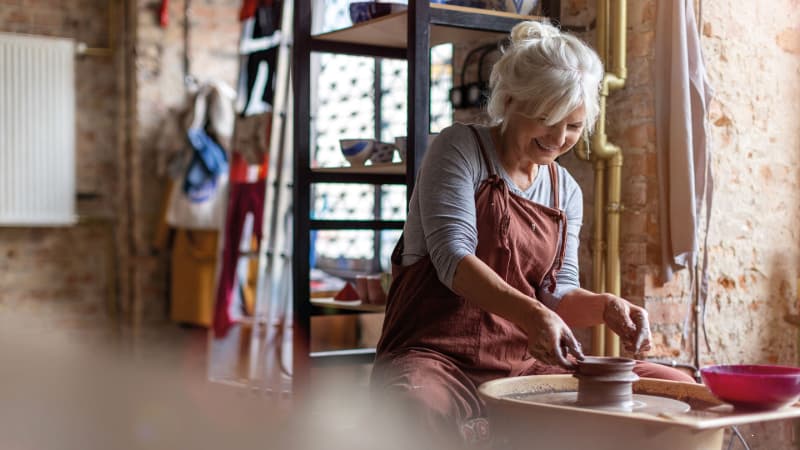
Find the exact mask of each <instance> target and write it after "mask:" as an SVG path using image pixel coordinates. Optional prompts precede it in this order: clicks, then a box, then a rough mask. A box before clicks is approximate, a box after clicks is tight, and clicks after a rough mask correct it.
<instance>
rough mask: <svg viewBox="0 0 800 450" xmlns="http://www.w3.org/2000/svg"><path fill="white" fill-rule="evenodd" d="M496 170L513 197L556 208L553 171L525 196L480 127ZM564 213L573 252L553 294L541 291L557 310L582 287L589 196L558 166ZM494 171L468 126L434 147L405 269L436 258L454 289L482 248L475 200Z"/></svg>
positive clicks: (410, 228)
mask: <svg viewBox="0 0 800 450" xmlns="http://www.w3.org/2000/svg"><path fill="white" fill-rule="evenodd" d="M477 129H478V132H479V135H480V136H481V140H482V141H483V145H484V147H485V148H486V150H487V153H489V156H490V158H491V159H492V163H493V164H494V167H495V170H496V172H497V173H498V175H500V176H501V177H502V178H503V180H504V181H505V182H506V184H507V185H508V187H509V189H511V192H513V193H515V194H517V195H519V196H521V197H524V198H526V199H528V200H531V201H534V202H536V203H539V204H542V205H545V206H548V207H553V195H552V192H553V191H552V184H551V180H550V172H549V171H548V170H547V166H540V167H539V170H537V171H536V177H535V178H534V180H533V183H532V184H531V186H530V187H529V188H528V189H527V190H525V191H522V190H520V189H519V188H518V187H517V186H516V185H515V184H514V183H513V182H512V181H511V178H510V177H509V176H508V174H507V173H506V171H505V170H504V169H503V166H502V165H501V164H500V161H499V160H498V158H497V152H496V150H495V147H494V144H493V143H492V138H491V135H490V133H489V128H487V127H483V126H477ZM558 176H559V189H560V192H559V197H560V199H561V205H559V206H560V207H561V209H562V210H563V211H564V212H565V214H566V216H567V244H566V245H567V248H566V255H565V258H564V264H563V267H562V269H561V271H559V273H558V276H557V277H556V289H555V291H554V292H553V293H550V292H549V291H548V290H547V289H545V288H546V287H547V286H540V289H538V291H537V294H536V295H537V297H538V299H539V300H540V301H541V302H542V303H544V304H545V305H547V306H548V307H549V308H551V309H555V307H556V306H557V305H558V302H559V301H560V299H561V298H562V297H563V296H564V294H566V293H568V292H569V291H571V290H573V289H575V288H577V287H579V281H578V246H579V243H580V241H579V237H578V235H579V233H580V229H581V224H582V220H583V195H582V193H581V189H580V186H578V183H577V182H576V181H575V179H574V178H572V176H571V175H570V174H569V172H567V171H566V169H564V168H563V167H561V166H558ZM488 177H489V169H488V168H487V167H486V163H485V161H484V159H483V157H482V156H481V151H480V147H479V146H478V143H477V142H476V141H475V136H474V135H473V134H472V132H471V131H470V130H469V129H468V127H467V126H466V125H464V124H460V123H456V124H454V125H452V126H450V127H447V128H445V129H444V130H442V132H441V133H440V134H439V136H437V137H436V139H435V140H434V141H433V142H432V143H431V145H430V147H429V148H428V151H427V152H426V153H425V157H424V158H423V161H422V166H421V167H420V170H419V174H418V176H417V182H416V186H415V187H414V192H413V194H412V196H411V203H410V205H409V212H408V218H407V220H406V223H405V227H404V229H403V233H404V236H405V237H404V251H403V265H404V266H406V265H409V264H412V263H413V262H415V261H417V260H418V259H420V258H421V257H423V256H425V255H430V257H431V260H432V262H433V266H434V267H435V268H436V272H437V274H438V277H439V280H441V281H442V283H444V285H445V286H447V287H449V288H451V289H452V285H453V275H454V274H455V271H456V267H457V266H458V263H459V262H460V261H461V259H462V258H463V257H465V256H467V255H474V254H475V249H476V247H477V245H478V230H477V221H476V215H475V194H476V193H477V190H478V187H479V186H480V184H481V182H482V181H483V180H485V179H486V178H488Z"/></svg>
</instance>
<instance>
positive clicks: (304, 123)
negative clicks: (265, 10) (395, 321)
mask: <svg viewBox="0 0 800 450" xmlns="http://www.w3.org/2000/svg"><path fill="white" fill-rule="evenodd" d="M310 3H311V2H310V1H307V0H305V1H304V0H300V1H298V2H296V4H295V19H294V33H295V34H294V54H293V63H292V67H293V71H292V74H293V88H294V91H293V93H294V100H295V107H294V145H295V158H294V174H295V180H294V198H293V201H294V211H295V220H294V236H295V247H294V252H293V253H294V258H293V261H292V264H293V270H292V275H293V283H294V310H293V313H294V326H293V346H292V358H293V364H294V367H293V379H292V383H293V385H294V386H295V389H297V388H301V387H302V386H305V385H306V384H307V383H308V382H309V372H310V368H311V365H312V364H314V365H320V364H330V363H340V362H344V361H355V362H369V361H370V360H371V358H373V357H374V349H349V350H341V351H332V352H315V353H311V352H310V351H309V347H308V343H309V341H310V318H311V316H312V315H319V314H329V313H331V312H338V313H376V312H382V311H383V306H376V305H360V304H359V305H355V304H350V305H345V304H342V303H341V302H338V303H334V302H333V301H332V300H329V299H319V298H317V299H311V296H310V292H309V291H310V288H309V247H310V245H309V240H308V236H309V233H310V231H311V230H321V229H369V230H385V229H400V228H402V225H403V223H402V222H398V221H382V220H369V221H330V220H329V221H326V220H312V219H311V218H310V213H309V211H310V201H311V185H313V184H314V183H371V184H375V185H381V184H405V185H406V187H407V195H408V196H409V198H410V196H411V191H412V188H413V186H414V180H415V177H416V174H417V170H418V169H419V166H420V164H421V162H422V157H423V152H424V149H425V148H426V146H427V140H428V132H429V123H430V111H429V103H430V48H431V46H433V45H438V44H442V43H447V42H464V41H474V40H483V39H486V38H492V37H494V38H501V37H502V36H503V35H506V34H507V33H508V32H509V30H510V29H511V28H512V27H513V26H514V25H515V24H517V23H518V22H520V21H523V20H530V19H532V18H535V17H533V16H520V15H516V14H509V13H504V12H497V11H487V10H479V9H473V8H464V7H458V6H452V5H441V4H430V3H429V2H427V1H413V0H411V1H409V4H408V10H406V11H403V12H399V13H395V14H391V15H388V16H384V17H380V18H376V19H374V20H370V21H368V22H364V23H360V24H357V25H355V26H352V27H349V28H345V29H341V30H336V31H332V32H328V33H324V34H319V35H315V36H312V35H311V17H312V14H311V6H310ZM542 8H543V11H542V12H543V15H544V16H546V17H548V18H549V19H551V20H554V21H558V20H559V15H558V14H552V12H558V11H560V2H559V1H558V0H543V2H542ZM313 52H321V53H340V54H350V55H359V56H373V57H381V58H394V59H404V60H406V61H407V62H408V84H407V86H408V97H407V98H408V100H407V114H408V116H407V117H408V119H407V123H408V132H407V151H406V157H405V161H404V164H403V165H381V166H373V167H367V166H365V167H342V168H311V167H310V164H311V155H310V132H309V131H310V130H309V123H310V120H309V119H310V103H311V102H310V100H311V99H310V94H309V93H310V92H311V79H310V73H309V68H310V66H311V58H310V55H311V53H313ZM309 299H311V300H309Z"/></svg>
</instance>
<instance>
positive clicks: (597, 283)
mask: <svg viewBox="0 0 800 450" xmlns="http://www.w3.org/2000/svg"><path fill="white" fill-rule="evenodd" d="M593 164H594V219H593V223H592V235H593V246H592V289H593V290H594V291H595V292H605V290H606V287H605V278H604V276H603V262H604V259H605V241H604V239H603V237H604V236H605V231H604V228H605V227H604V222H605V214H604V209H603V195H604V194H603V192H604V190H605V176H606V175H605V161H604V160H602V159H594V161H593ZM605 328H606V327H605V325H597V326H594V327H592V355H605V347H606V344H605V342H606V332H605Z"/></svg>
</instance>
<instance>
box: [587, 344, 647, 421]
mask: <svg viewBox="0 0 800 450" xmlns="http://www.w3.org/2000/svg"><path fill="white" fill-rule="evenodd" d="M635 364H636V363H635V361H634V360H632V359H628V358H613V357H601V356H587V357H586V358H584V359H583V361H578V370H577V371H576V372H575V375H574V376H575V378H577V379H578V404H579V405H581V406H591V407H607V408H615V409H628V410H630V409H632V408H633V382H634V381H637V380H638V379H639V377H638V376H637V375H636V374H635V373H633V366H634V365H635Z"/></svg>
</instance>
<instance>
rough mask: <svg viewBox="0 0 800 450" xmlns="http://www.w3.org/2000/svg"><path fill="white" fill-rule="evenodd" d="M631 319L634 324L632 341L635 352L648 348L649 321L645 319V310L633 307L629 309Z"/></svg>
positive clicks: (649, 338) (649, 337)
mask: <svg viewBox="0 0 800 450" xmlns="http://www.w3.org/2000/svg"><path fill="white" fill-rule="evenodd" d="M631 319H632V321H633V322H634V324H635V325H636V331H637V333H636V338H635V341H634V349H633V351H634V352H635V353H640V352H643V351H647V350H650V340H651V339H652V337H651V336H650V321H649V320H647V311H645V310H644V309H642V308H635V309H633V310H632V311H631Z"/></svg>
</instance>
